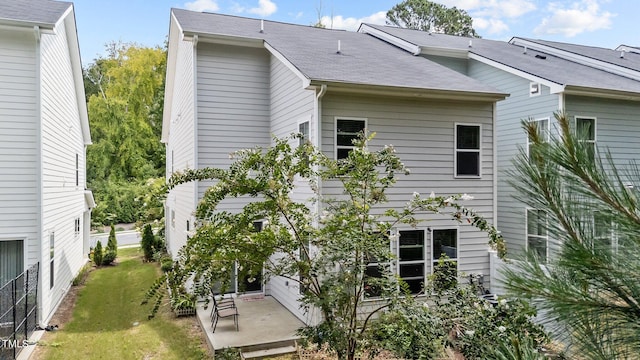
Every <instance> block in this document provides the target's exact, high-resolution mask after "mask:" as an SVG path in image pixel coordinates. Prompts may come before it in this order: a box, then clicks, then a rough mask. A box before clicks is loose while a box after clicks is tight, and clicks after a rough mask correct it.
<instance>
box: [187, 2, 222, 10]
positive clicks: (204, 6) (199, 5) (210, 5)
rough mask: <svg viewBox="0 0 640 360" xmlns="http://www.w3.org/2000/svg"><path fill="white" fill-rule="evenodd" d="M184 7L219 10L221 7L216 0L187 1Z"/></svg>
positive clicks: (188, 8)
mask: <svg viewBox="0 0 640 360" xmlns="http://www.w3.org/2000/svg"><path fill="white" fill-rule="evenodd" d="M184 7H185V9H187V10H192V11H218V9H220V7H219V6H218V4H217V3H216V1H215V0H195V1H191V2H188V3H185V4H184Z"/></svg>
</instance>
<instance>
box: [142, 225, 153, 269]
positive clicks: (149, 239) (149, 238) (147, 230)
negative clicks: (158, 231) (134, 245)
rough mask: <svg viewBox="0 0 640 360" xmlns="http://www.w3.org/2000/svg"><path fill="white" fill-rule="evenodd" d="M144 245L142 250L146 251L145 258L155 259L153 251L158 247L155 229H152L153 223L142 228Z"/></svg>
mask: <svg viewBox="0 0 640 360" xmlns="http://www.w3.org/2000/svg"><path fill="white" fill-rule="evenodd" d="M140 245H141V246H142V251H143V252H144V259H145V260H146V261H152V260H153V253H154V251H155V247H156V238H155V236H154V235H153V230H152V229H151V224H147V225H145V226H144V229H143V230H142V241H141V242H140Z"/></svg>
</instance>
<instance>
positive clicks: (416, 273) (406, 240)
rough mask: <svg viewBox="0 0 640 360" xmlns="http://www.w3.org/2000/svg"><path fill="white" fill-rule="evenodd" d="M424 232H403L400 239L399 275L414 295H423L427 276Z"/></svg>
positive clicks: (398, 255) (400, 232)
mask: <svg viewBox="0 0 640 360" xmlns="http://www.w3.org/2000/svg"><path fill="white" fill-rule="evenodd" d="M425 245H426V244H425V232H424V230H401V231H399V237H398V253H397V254H396V256H397V264H398V268H397V271H398V275H399V276H400V278H401V279H402V280H403V281H404V282H405V283H406V284H407V285H408V286H409V291H410V292H411V293H412V294H418V293H421V292H422V290H423V288H424V282H425V278H426V275H427V265H426V254H427V251H426V247H425Z"/></svg>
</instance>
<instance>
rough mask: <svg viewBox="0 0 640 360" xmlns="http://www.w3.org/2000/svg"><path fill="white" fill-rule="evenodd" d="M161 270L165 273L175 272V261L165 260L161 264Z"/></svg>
mask: <svg viewBox="0 0 640 360" xmlns="http://www.w3.org/2000/svg"><path fill="white" fill-rule="evenodd" d="M160 269H162V271H163V272H169V271H171V270H173V260H172V259H171V258H163V259H162V262H161V263H160Z"/></svg>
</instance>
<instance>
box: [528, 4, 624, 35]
mask: <svg viewBox="0 0 640 360" xmlns="http://www.w3.org/2000/svg"><path fill="white" fill-rule="evenodd" d="M547 10H548V11H549V12H551V16H548V17H545V18H544V19H542V22H541V23H540V25H538V26H537V27H536V28H535V29H534V30H533V31H534V33H536V34H538V35H540V34H562V35H564V36H566V37H573V36H576V35H578V34H581V33H583V32H587V31H595V30H600V29H608V28H609V27H610V26H611V19H612V18H613V17H614V16H615V14H612V13H610V12H608V11H602V10H601V9H600V4H599V2H598V1H597V0H580V1H576V2H573V3H572V4H571V6H570V7H566V8H565V7H563V6H562V5H561V4H559V3H549V5H548V7H547Z"/></svg>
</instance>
